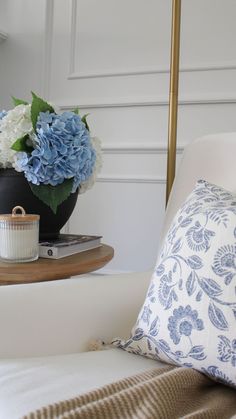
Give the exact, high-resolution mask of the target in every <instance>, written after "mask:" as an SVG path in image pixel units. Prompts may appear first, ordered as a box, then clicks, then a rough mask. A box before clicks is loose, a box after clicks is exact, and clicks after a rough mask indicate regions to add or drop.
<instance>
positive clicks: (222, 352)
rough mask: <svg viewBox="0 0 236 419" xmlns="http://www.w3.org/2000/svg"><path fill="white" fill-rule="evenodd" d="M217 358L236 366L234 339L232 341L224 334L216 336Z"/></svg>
mask: <svg viewBox="0 0 236 419" xmlns="http://www.w3.org/2000/svg"><path fill="white" fill-rule="evenodd" d="M218 338H219V344H218V354H219V356H218V359H219V360H220V361H222V362H229V361H231V364H232V366H233V367H236V339H233V340H232V342H230V340H229V339H228V338H227V337H226V336H222V335H221V336H218Z"/></svg>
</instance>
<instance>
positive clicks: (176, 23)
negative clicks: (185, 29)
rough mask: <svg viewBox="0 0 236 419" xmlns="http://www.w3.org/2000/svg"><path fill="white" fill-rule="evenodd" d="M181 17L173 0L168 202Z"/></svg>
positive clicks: (172, 172) (177, 1) (172, 171)
mask: <svg viewBox="0 0 236 419" xmlns="http://www.w3.org/2000/svg"><path fill="white" fill-rule="evenodd" d="M180 17H181V0H172V33H171V63H170V92H169V122H168V153H167V183H166V204H167V202H168V198H169V195H170V191H171V188H172V184H173V181H174V177H175V163H176V138H177V115H178V85H179V51H180Z"/></svg>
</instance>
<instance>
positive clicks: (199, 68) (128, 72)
mask: <svg viewBox="0 0 236 419" xmlns="http://www.w3.org/2000/svg"><path fill="white" fill-rule="evenodd" d="M75 1H76V0H73V3H75ZM72 19H73V20H74V16H73V17H72ZM75 31H76V28H75V24H74V26H73V27H72V29H71V32H72V33H73V36H71V51H72V48H75ZM70 62H71V65H70V70H71V71H70V74H69V75H68V77H67V79H68V80H77V79H91V78H103V77H104V78H106V77H124V76H145V75H151V74H169V73H170V69H169V67H144V68H139V69H138V68H133V69H132V68H127V69H122V70H119V71H108V70H107V71H102V72H86V73H82V72H74V71H73V70H74V68H75V65H74V62H75V51H73V52H71V54H70ZM229 70H236V63H233V62H232V63H229V62H221V63H213V64H212V63H209V64H205V65H200V64H195V65H189V66H188V65H187V66H183V67H181V68H180V70H179V71H180V73H193V72H208V71H229Z"/></svg>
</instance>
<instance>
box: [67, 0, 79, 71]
mask: <svg viewBox="0 0 236 419" xmlns="http://www.w3.org/2000/svg"><path fill="white" fill-rule="evenodd" d="M76 19H77V1H76V0H71V31H70V56H69V57H70V58H69V73H70V74H74V71H75V51H76V26H77V25H76V23H77V22H76ZM67 78H68V77H67Z"/></svg>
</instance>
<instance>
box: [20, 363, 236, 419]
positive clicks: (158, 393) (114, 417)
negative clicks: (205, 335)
mask: <svg viewBox="0 0 236 419" xmlns="http://www.w3.org/2000/svg"><path fill="white" fill-rule="evenodd" d="M62 418H63V419H65V418H66V419H74V418H76V419H77V418H78V419H80V418H81V419H118V418H120V419H131V418H132V419H174V418H176V419H177V418H185V419H187V418H188V419H190V418H191V419H193V418H194V419H200V418H201V419H202V418H204V419H211V418H212V419H218V418H219V419H224V418H236V390H234V389H232V388H229V387H226V386H224V385H221V384H215V383H214V382H213V381H211V380H209V379H208V378H206V377H205V376H204V375H202V374H200V373H199V372H197V371H195V370H193V369H188V368H182V367H181V368H178V367H172V366H167V367H163V368H158V369H154V370H150V371H148V372H144V373H141V374H138V375H136V376H133V377H128V378H124V379H123V380H120V381H117V382H115V383H112V384H108V385H106V386H104V387H101V388H99V389H97V390H93V391H91V392H89V393H87V394H84V395H80V396H78V397H75V398H73V399H70V400H66V401H61V402H58V403H54V404H51V405H49V406H46V407H43V408H41V409H39V410H37V411H35V412H33V413H30V414H28V415H26V416H24V419H62Z"/></svg>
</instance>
